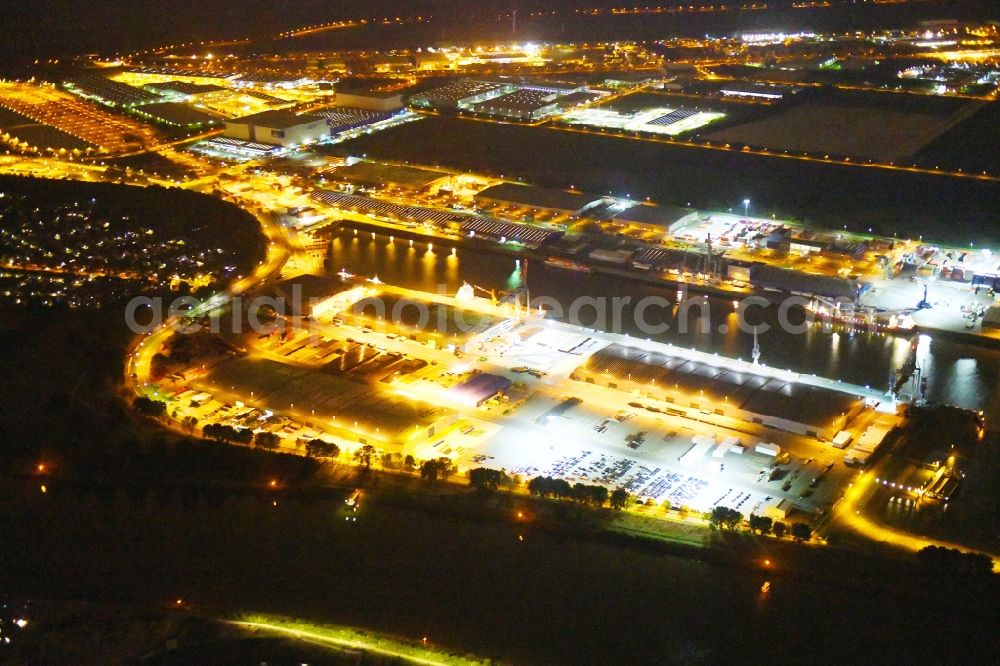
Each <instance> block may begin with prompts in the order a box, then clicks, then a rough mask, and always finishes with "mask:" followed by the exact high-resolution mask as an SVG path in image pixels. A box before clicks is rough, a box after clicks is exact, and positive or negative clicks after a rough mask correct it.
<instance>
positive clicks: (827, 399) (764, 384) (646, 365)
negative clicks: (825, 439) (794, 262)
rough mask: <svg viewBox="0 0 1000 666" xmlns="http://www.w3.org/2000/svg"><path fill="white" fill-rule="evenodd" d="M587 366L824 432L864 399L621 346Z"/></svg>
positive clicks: (593, 358) (597, 356)
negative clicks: (809, 426)
mask: <svg viewBox="0 0 1000 666" xmlns="http://www.w3.org/2000/svg"><path fill="white" fill-rule="evenodd" d="M587 367H588V370H589V371H590V372H597V373H606V374H608V375H610V376H612V377H615V378H616V379H618V380H621V381H630V382H633V383H638V384H651V385H656V386H659V387H662V388H666V389H667V390H670V389H673V390H676V391H681V392H683V393H686V394H688V395H691V396H692V397H695V396H697V397H700V398H704V399H705V400H706V404H707V403H712V402H723V401H728V403H729V404H731V405H733V406H735V407H738V408H739V409H743V410H745V411H748V412H753V413H755V414H761V415H765V416H771V417H775V418H780V419H784V420H787V421H792V422H795V423H802V424H806V425H812V426H818V427H821V428H823V427H826V426H828V425H829V424H830V423H831V422H833V421H834V420H835V419H838V418H840V416H841V415H842V414H845V413H849V412H851V411H852V410H853V409H854V408H855V407H856V406H857V404H858V402H859V400H860V398H859V397H858V396H854V395H850V394H848V393H843V392H841V391H834V390H832V389H826V388H821V387H818V386H813V385H811V384H803V383H799V382H794V381H789V380H785V379H779V378H776V377H771V376H768V375H763V374H758V373H755V372H752V371H751V370H734V369H730V368H727V367H724V366H722V365H721V364H720V365H714V364H712V363H706V362H703V361H698V360H692V359H687V358H684V357H681V356H673V355H671V354H663V353H659V352H652V351H647V350H645V349H641V348H639V347H626V346H624V345H620V344H612V345H609V346H607V347H605V348H604V349H602V350H600V351H598V352H597V353H595V354H594V355H592V356H591V357H590V359H589V361H588V362H587Z"/></svg>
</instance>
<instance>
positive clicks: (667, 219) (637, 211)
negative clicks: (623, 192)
mask: <svg viewBox="0 0 1000 666" xmlns="http://www.w3.org/2000/svg"><path fill="white" fill-rule="evenodd" d="M697 215H698V212H697V211H695V210H693V209H691V208H677V207H674V206H656V205H653V204H637V205H635V206H628V207H627V208H623V209H621V210H617V211H616V212H613V213H612V214H611V221H612V222H614V223H615V224H620V225H622V226H623V227H628V228H630V229H639V230H641V231H650V232H653V233H671V232H673V230H675V229H677V228H678V227H681V226H683V225H685V224H687V223H688V222H690V221H691V220H693V219H694V218H695V217H696V216H697Z"/></svg>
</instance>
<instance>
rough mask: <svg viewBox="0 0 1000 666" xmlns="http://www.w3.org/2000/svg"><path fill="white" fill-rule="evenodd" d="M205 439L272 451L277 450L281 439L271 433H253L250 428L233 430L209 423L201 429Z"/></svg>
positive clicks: (223, 425) (230, 427) (229, 427)
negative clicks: (251, 445)
mask: <svg viewBox="0 0 1000 666" xmlns="http://www.w3.org/2000/svg"><path fill="white" fill-rule="evenodd" d="M201 431H202V433H203V434H204V435H205V437H207V438H209V439H213V440H215V441H216V442H220V443H222V444H231V443H235V444H246V445H250V444H253V445H254V446H259V447H260V448H262V449H270V450H274V449H276V448H278V444H279V443H280V442H281V439H280V438H279V437H278V436H277V435H276V434H274V433H273V432H267V431H266V430H261V431H260V432H257V433H254V431H253V430H251V429H250V428H234V427H233V426H231V425H225V424H222V423H209V424H206V425H205V427H204V428H202V430H201Z"/></svg>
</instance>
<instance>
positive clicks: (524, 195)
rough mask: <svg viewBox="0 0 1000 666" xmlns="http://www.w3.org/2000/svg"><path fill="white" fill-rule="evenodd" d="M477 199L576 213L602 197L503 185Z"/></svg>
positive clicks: (526, 186) (567, 191)
mask: <svg viewBox="0 0 1000 666" xmlns="http://www.w3.org/2000/svg"><path fill="white" fill-rule="evenodd" d="M476 198H477V199H488V200H491V201H501V202H503V203H510V204H516V205H518V206H526V207H528V208H547V209H549V210H562V211H566V212H568V213H576V212H578V211H580V210H583V209H584V208H586V207H587V206H589V205H590V204H592V203H594V202H595V201H597V200H598V199H599V198H600V197H598V196H594V195H586V194H583V193H581V192H575V191H572V190H559V189H555V188H551V187H534V186H533V185H518V184H517V183H501V184H500V185H494V186H493V187H487V188H486V189H485V190H483V191H482V192H480V193H479V194H477V195H476Z"/></svg>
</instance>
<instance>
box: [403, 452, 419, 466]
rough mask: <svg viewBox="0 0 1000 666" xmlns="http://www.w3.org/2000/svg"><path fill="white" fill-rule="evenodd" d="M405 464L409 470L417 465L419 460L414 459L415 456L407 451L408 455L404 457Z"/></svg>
mask: <svg viewBox="0 0 1000 666" xmlns="http://www.w3.org/2000/svg"><path fill="white" fill-rule="evenodd" d="M403 466H404V467H406V469H408V470H412V469H413V468H414V467H416V466H417V461H416V460H414V459H413V456H411V455H410V454H408V453H407V454H406V457H405V458H403Z"/></svg>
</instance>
